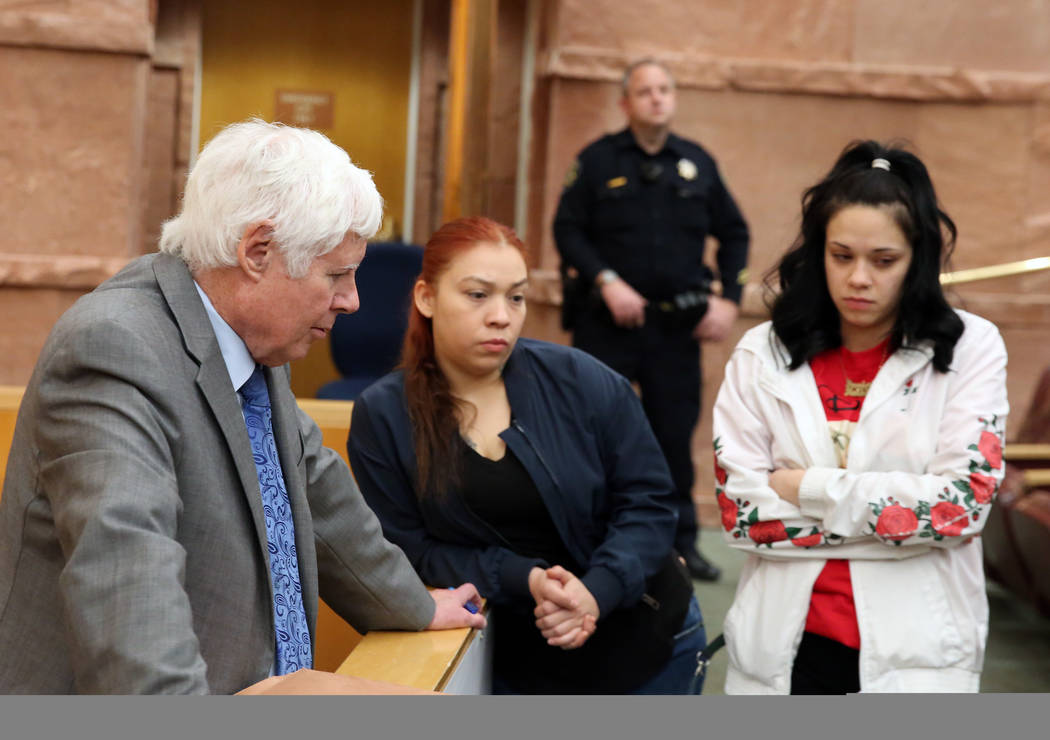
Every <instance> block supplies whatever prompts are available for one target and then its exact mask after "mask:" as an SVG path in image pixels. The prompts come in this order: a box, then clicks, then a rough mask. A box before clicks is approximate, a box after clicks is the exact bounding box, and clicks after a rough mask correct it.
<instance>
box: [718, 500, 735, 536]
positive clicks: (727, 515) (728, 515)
mask: <svg viewBox="0 0 1050 740" xmlns="http://www.w3.org/2000/svg"><path fill="white" fill-rule="evenodd" d="M715 498H716V499H718V508H720V509H721V510H722V526H723V527H724V528H725V530H726V531H727V532H732V531H733V527H735V526H736V515H737V511H738V509H739V507H738V506H737V505H736V501H733V499H731V498H729V497H728V496H726V495H725V494H724V493H719V494H718V495H717V496H716V497H715Z"/></svg>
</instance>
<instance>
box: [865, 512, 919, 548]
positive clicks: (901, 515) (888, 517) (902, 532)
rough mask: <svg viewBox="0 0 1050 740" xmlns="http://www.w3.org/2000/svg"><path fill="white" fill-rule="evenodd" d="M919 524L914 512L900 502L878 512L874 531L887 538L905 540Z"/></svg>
mask: <svg viewBox="0 0 1050 740" xmlns="http://www.w3.org/2000/svg"><path fill="white" fill-rule="evenodd" d="M918 526H919V518H918V517H917V516H915V512H914V511H912V510H911V509H908V508H905V507H904V506H901V505H900V504H893V505H892V506H887V507H886V508H885V509H883V510H882V513H881V514H879V519H878V521H877V522H876V523H875V533H876V534H877V535H878V536H879V537H882V538H884V539H887V540H894V541H900V540H906V539H908V538H909V537H911V535H912V534H914V532H915V530H916V528H917V527H918Z"/></svg>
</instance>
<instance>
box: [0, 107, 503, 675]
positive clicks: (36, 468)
mask: <svg viewBox="0 0 1050 740" xmlns="http://www.w3.org/2000/svg"><path fill="white" fill-rule="evenodd" d="M381 218H382V199H381V198H380V196H379V193H378V192H377V191H376V188H375V186H374V184H373V182H372V178H371V176H370V175H369V173H367V172H365V171H363V170H361V169H359V168H357V167H355V166H354V165H353V164H352V163H351V161H350V158H349V157H348V156H347V154H346V152H344V151H343V150H342V149H340V148H339V147H337V146H335V145H334V144H332V143H331V142H330V141H329V140H328V139H326V138H325V137H324V136H322V135H321V134H319V133H317V132H315V131H309V130H306V129H297V128H292V127H286V126H281V125H276V124H268V123H265V122H263V121H258V120H253V121H247V122H244V123H239V124H234V125H232V126H229V127H227V128H226V129H224V130H223V131H222V132H221V133H219V134H218V135H217V136H216V137H215V138H214V139H213V140H212V141H211V142H209V144H208V145H207V146H206V147H205V148H204V150H203V151H202V152H201V155H200V157H199V158H198V160H197V163H196V164H195V166H194V167H193V170H192V172H191V173H190V176H189V179H188V181H187V183H186V192H185V197H184V201H183V208H182V212H181V213H180V214H179V215H178V216H177V217H176V218H174V219H172V220H171V221H169V222H168V223H166V224H165V225H164V232H163V236H162V237H161V244H160V253H159V254H151V255H147V256H144V257H140V258H138V259H136V260H134V261H132V262H131V263H130V264H129V265H128V266H127V267H126V268H125V269H124V270H122V271H121V272H120V273H119V274H117V275H116V276H114V277H113V278H112V279H110V280H108V281H106V282H105V283H103V284H102V285H100V286H99V287H98V288H97V289H96V290H95V291H93V292H92V293H90V294H88V295H86V296H84V297H83V298H81V299H80V300H79V301H77V303H76V304H75V305H74V306H73V307H72V308H70V310H69V311H67V312H66V314H65V315H63V316H62V318H61V319H60V320H59V321H58V322H57V323H56V325H55V327H54V329H53V330H52V332H51V335H50V337H49V338H48V340H47V343H46V345H45V346H44V349H43V350H42V352H41V354H40V358H39V360H38V362H37V366H36V369H35V371H34V373H33V377H32V378H31V380H30V382H29V384H28V386H27V387H26V392H25V396H24V399H23V402H22V406H21V409H20V411H19V417H18V422H17V426H16V429H15V435H14V442H13V445H12V448H11V455H10V462H9V465H8V469H7V475H6V479H5V485H4V491H3V498H2V500H0V652H2V654H3V655H4V656H5V657H4V660H3V661H0V693H37V694H39V693H75V692H83V693H169V692H170V693H209V692H211V693H232V692H235V691H238V690H240V689H242V688H244V687H246V686H248V685H250V684H253V683H255V682H257V681H259V680H261V679H264V678H266V677H267V676H271V675H280V674H284V673H289V672H292V671H294V670H296V669H298V668H303V667H311V665H312V655H313V637H314V628H315V625H316V618H317V599H318V595H319V592H320V594H321V595H323V596H324V598H325V601H326V602H327V603H328V604H329V605H331V606H332V607H333V608H334V609H335V610H336V611H337V612H338V613H339V614H340V615H342V616H343V617H344V618H345V619H346V620H347V621H349V622H350V623H351V624H352V625H353V626H354V627H355V629H357V630H358V631H362V632H364V631H367V630H370V629H423V628H427V627H430V628H432V629H443V628H449V627H460V626H482V625H483V624H484V618H483V617H482V616H481V615H479V614H473V613H472V612H471V611H469V610H468V609H465V608H464V605H465V604H466V603H467V602H474V603H477V600H478V597H477V592H476V590H475V589H474V588H473V586H471V585H469V584H465V585H464V586H461V587H460V588H459V589H457V590H455V591H444V590H442V591H434V592H428V590H427V589H426V588H425V586H424V585H423V583H422V582H421V581H420V580H419V578H418V576H416V574H415V572H414V571H413V569H412V567H411V565H410V564H409V563H408V561H407V560H406V558H405V556H404V554H403V553H402V552H401V550H399V549H398V548H397V547H395V546H393V545H391V544H390V543H389V542H387V541H386V540H385V539H383V536H382V531H381V529H380V526H379V524H378V522H377V520H376V518H375V516H374V515H373V514H372V512H371V511H370V510H369V509H368V507H367V506H366V505H365V504H364V501H363V499H362V497H361V495H360V492H359V491H358V489H357V487H356V485H355V484H354V481H353V478H352V477H351V475H350V471H349V469H348V468H347V466H346V465H345V464H344V463H343V462H342V460H341V459H340V458H339V456H338V455H337V454H336V453H335V452H333V451H331V450H329V449H326V448H324V447H322V445H321V432H320V430H319V429H318V428H317V425H316V424H314V422H313V421H312V420H311V419H310V418H309V417H308V416H307V415H306V414H304V413H303V412H302V411H300V410H299V409H298V407H297V405H296V403H295V399H294V397H293V396H292V393H291V389H290V387H289V383H288V379H289V370H288V366H287V363H288V362H289V361H291V360H294V359H297V358H300V357H302V356H304V355H305V354H306V352H307V349H308V348H309V346H310V344H311V343H312V342H314V341H316V340H318V339H321V338H322V337H324V336H325V335H326V334H327V333H328V331H329V330H330V329H331V328H332V324H333V322H334V321H335V319H336V316H338V315H339V314H340V313H351V312H353V311H355V310H357V308H358V305H359V301H358V297H357V289H356V285H355V274H356V271H357V268H358V266H359V265H360V263H361V261H362V259H364V256H365V243H366V240H367V239H368V238H370V237H372V236H373V235H374V234H375V232H376V230H377V229H378V227H379V224H380V221H381Z"/></svg>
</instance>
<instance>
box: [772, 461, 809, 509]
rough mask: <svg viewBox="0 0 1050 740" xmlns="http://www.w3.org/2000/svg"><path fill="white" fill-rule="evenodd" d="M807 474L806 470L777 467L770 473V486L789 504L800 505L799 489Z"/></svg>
mask: <svg viewBox="0 0 1050 740" xmlns="http://www.w3.org/2000/svg"><path fill="white" fill-rule="evenodd" d="M805 474H806V471H805V470H789V469H787V468H777V469H776V470H774V471H773V472H772V473H770V474H769V487H770V488H772V489H773V490H774V491H776V493H777V495H778V496H780V498H782V499H784V500H785V501H787V502H788V503H789V504H794V505H795V506H798V489H799V486H801V485H802V476H804V475H805Z"/></svg>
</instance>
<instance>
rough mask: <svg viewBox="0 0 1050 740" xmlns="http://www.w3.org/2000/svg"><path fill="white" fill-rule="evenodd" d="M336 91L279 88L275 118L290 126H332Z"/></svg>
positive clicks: (275, 102)
mask: <svg viewBox="0 0 1050 740" xmlns="http://www.w3.org/2000/svg"><path fill="white" fill-rule="evenodd" d="M334 110H335V93H331V92H323V91H318V90H278V91H277V93H276V96H275V101H274V116H273V118H274V120H275V121H280V122H281V123H287V124H289V125H290V126H303V127H306V128H332V125H333V120H334V115H333V114H334Z"/></svg>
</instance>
